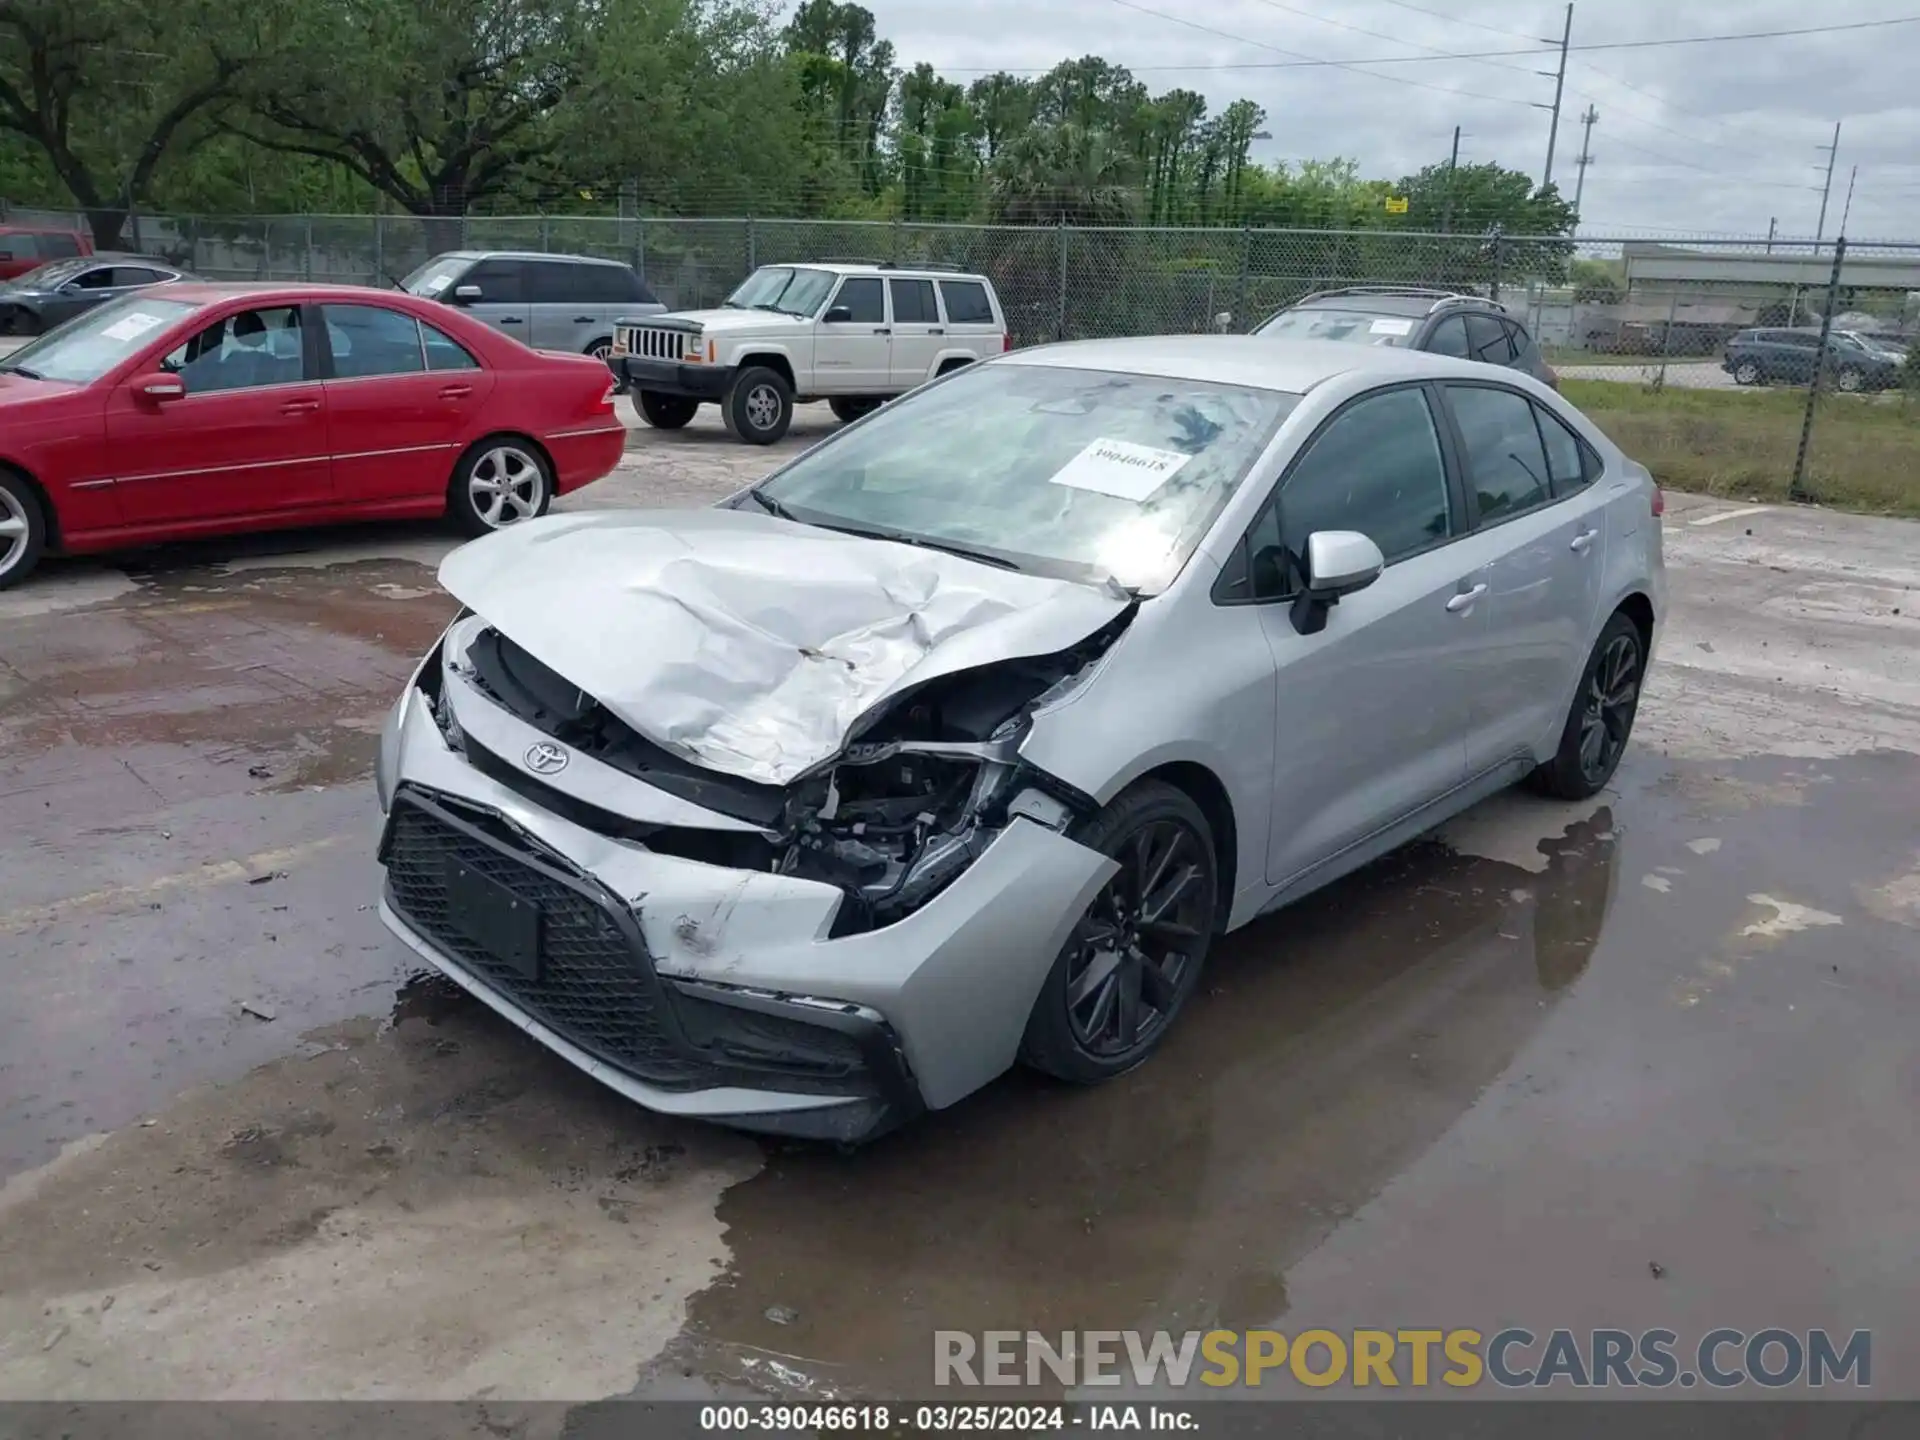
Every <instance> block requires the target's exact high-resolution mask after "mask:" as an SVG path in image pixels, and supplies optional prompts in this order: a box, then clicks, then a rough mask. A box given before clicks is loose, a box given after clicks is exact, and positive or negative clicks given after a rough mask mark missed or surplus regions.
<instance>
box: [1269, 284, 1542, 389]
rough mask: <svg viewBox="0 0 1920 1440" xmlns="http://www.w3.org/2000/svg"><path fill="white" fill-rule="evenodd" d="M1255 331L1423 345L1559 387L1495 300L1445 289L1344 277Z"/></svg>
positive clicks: (1528, 337)
mask: <svg viewBox="0 0 1920 1440" xmlns="http://www.w3.org/2000/svg"><path fill="white" fill-rule="evenodd" d="M1253 333H1254V334H1256V335H1270V336H1272V337H1273V338H1274V339H1276V340H1343V341H1346V342H1348V343H1349V344H1356V345H1385V346H1390V347H1396V348H1399V349H1403V350H1425V351H1427V352H1429V353H1430V354H1434V355H1452V356H1456V357H1458V358H1459V359H1462V360H1478V361H1480V362H1482V363H1483V364H1487V365H1504V366H1506V367H1507V368H1508V369H1510V370H1518V371H1521V372H1522V373H1523V374H1527V375H1531V376H1533V378H1534V379H1536V380H1538V381H1540V382H1541V383H1542V384H1545V385H1550V386H1552V387H1553V388H1554V389H1556V390H1557V389H1559V388H1560V380H1559V377H1558V376H1556V375H1555V374H1554V373H1553V368H1552V367H1551V366H1550V365H1548V364H1547V362H1546V361H1545V360H1543V359H1542V358H1541V356H1540V347H1539V346H1538V345H1535V344H1534V343H1533V336H1531V335H1530V334H1528V333H1527V327H1526V326H1525V325H1523V324H1522V323H1521V322H1520V321H1518V320H1516V319H1515V318H1514V317H1513V316H1512V315H1510V314H1508V313H1507V311H1506V310H1505V308H1503V307H1502V306H1501V305H1500V304H1499V302H1497V301H1494V300H1488V299H1486V298H1484V297H1483V296H1479V295H1461V294H1458V293H1456V292H1454V291H1451V290H1421V289H1414V288H1401V287H1395V286H1381V285H1352V286H1348V287H1346V288H1344V289H1340V290H1323V291H1321V292H1320V293H1318V294H1316V295H1309V296H1307V298H1306V299H1304V300H1301V301H1298V302H1296V303H1294V304H1292V305H1289V306H1288V307H1287V308H1286V309H1284V310H1281V311H1279V312H1277V313H1276V314H1273V315H1270V316H1268V317H1267V318H1266V319H1265V320H1263V321H1261V322H1260V324H1259V325H1257V326H1256V327H1255V328H1254V332H1253Z"/></svg>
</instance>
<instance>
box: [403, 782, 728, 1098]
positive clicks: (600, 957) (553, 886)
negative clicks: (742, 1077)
mask: <svg viewBox="0 0 1920 1440" xmlns="http://www.w3.org/2000/svg"><path fill="white" fill-rule="evenodd" d="M461 818H462V820H463V821H464V822H466V824H467V825H470V826H471V827H472V830H471V831H469V830H468V829H465V828H462V827H461V826H458V825H454V824H450V823H448V821H446V820H445V819H442V818H441V817H440V816H439V815H436V814H434V813H433V812H432V811H431V810H428V809H426V808H425V807H423V806H421V805H418V804H415V803H413V802H412V801H411V800H410V799H409V797H408V796H407V795H406V794H405V793H404V792H403V793H402V794H401V795H400V796H398V797H396V799H395V803H394V808H393V816H392V819H391V821H390V828H389V830H388V834H387V841H386V851H385V857H384V858H385V860H386V865H387V888H388V895H389V897H390V899H391V903H392V905H393V908H394V909H395V910H396V911H398V912H399V914H400V916H401V918H402V919H404V920H405V921H406V922H407V924H409V925H410V926H412V927H413V928H414V929H415V930H417V931H418V932H419V933H420V934H421V935H422V936H424V937H426V938H427V939H428V940H431V941H432V942H433V944H434V945H435V946H437V947H438V948H440V949H441V950H444V951H445V952H447V953H448V954H449V955H451V956H453V957H454V958H456V959H458V960H459V961H460V962H461V964H462V965H464V966H465V967H466V968H467V969H468V970H470V971H471V972H472V973H473V974H474V975H475V976H477V977H478V978H479V979H481V980H484V981H485V982H486V983H487V984H488V985H489V986H490V987H492V988H493V989H494V990H496V991H498V992H499V993H500V994H501V995H503V996H505V997H506V998H507V999H509V1000H511V1001H513V1003H514V1004H516V1005H518V1006H519V1007H520V1008H521V1009H523V1010H525V1011H526V1012H527V1013H528V1014H530V1015H532V1016H533V1017H534V1018H535V1019H536V1020H538V1021H540V1022H541V1023H542V1024H543V1025H546V1026H547V1027H549V1028H550V1029H552V1030H554V1031H556V1032H558V1033H559V1034H560V1035H563V1036H565V1037H566V1038H567V1039H568V1040H570V1041H572V1042H573V1043H574V1044H576V1045H578V1046H580V1047H581V1048H582V1049H583V1050H587V1051H589V1052H591V1053H592V1054H594V1055H596V1056H598V1057H599V1058H601V1059H603V1060H607V1061H609V1062H611V1063H612V1064H614V1065H617V1066H619V1067H620V1068H621V1069H623V1070H626V1071H629V1072H631V1073H632V1074H634V1075H637V1076H639V1077H640V1078H641V1079H643V1080H647V1081H649V1082H651V1083H653V1084H656V1085H663V1086H671V1087H675V1088H688V1087H692V1086H697V1085H704V1084H713V1083H716V1081H717V1080H718V1079H719V1072H718V1067H715V1066H712V1065H709V1064H706V1063H704V1062H702V1061H700V1060H698V1059H694V1058H692V1057H689V1056H687V1055H684V1054H682V1053H679V1052H677V1050H676V1048H675V1047H674V1045H673V1042H672V1040H671V1038H670V1037H669V1036H668V1034H667V1033H666V1031H665V1030H664V1029H663V1028H662V1025H661V1015H660V1005H661V998H660V990H659V985H658V982H657V981H656V980H655V979H654V976H653V973H652V966H651V964H650V963H649V961H648V959H647V957H646V955H645V954H644V952H642V951H641V950H639V949H638V948H637V947H636V946H635V945H634V944H633V943H632V941H631V940H630V939H629V938H628V936H627V935H626V934H625V933H623V931H622V929H621V927H620V926H618V925H617V924H615V923H614V921H613V919H612V917H611V916H610V915H609V914H608V913H607V911H606V909H605V908H604V907H603V906H602V904H601V903H600V902H598V901H596V900H595V899H593V898H591V896H589V895H588V894H583V893H582V892H581V891H580V890H578V889H576V888H574V887H573V886H571V885H569V884H567V883H566V882H564V881H562V880H560V879H557V878H556V877H555V876H554V875H552V874H550V873H549V872H548V871H547V870H546V869H543V868H541V866H540V864H538V863H535V862H534V859H533V856H532V854H531V852H530V850H529V848H528V846H527V844H526V842H525V841H524V840H521V839H520V838H519V837H518V836H516V835H515V834H514V833H513V832H512V831H511V830H509V829H508V828H507V827H505V826H503V825H499V824H498V823H497V822H491V823H490V822H489V821H488V820H487V819H486V817H484V816H479V815H475V816H471V817H470V816H465V815H463V816H462V817H461ZM449 860H455V861H457V862H459V863H460V864H463V865H465V866H467V867H468V868H470V869H471V870H473V871H475V872H477V873H479V874H481V875H484V876H486V877H487V878H488V879H490V880H493V881H495V882H497V883H498V884H501V885H504V886H506V887H507V888H508V889H510V890H512V891H513V892H514V893H515V894H516V895H517V896H519V897H520V898H521V899H523V900H527V901H531V902H532V903H533V904H535V905H537V906H539V907H540V911H541V915H542V918H543V921H544V923H543V926H542V929H541V937H540V977H539V978H538V979H537V980H536V979H529V978H528V977H527V976H526V975H525V974H523V973H521V972H520V971H519V970H517V969H516V968H515V967H514V966H512V965H511V964H509V963H507V962H506V961H504V960H501V959H499V958H498V957H496V956H494V955H493V954H492V953H491V952H489V951H488V950H487V949H486V948H485V947H484V946H482V945H480V944H479V943H477V942H476V941H474V940H473V939H472V938H471V937H469V936H468V935H467V934H465V933H464V931H462V930H461V929H460V928H459V927H458V926H457V925H455V924H454V923H453V921H452V918H451V916H450V915H449V913H448V903H447V882H446V866H447V862H448V861H449Z"/></svg>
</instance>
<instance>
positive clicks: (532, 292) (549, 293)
mask: <svg viewBox="0 0 1920 1440" xmlns="http://www.w3.org/2000/svg"><path fill="white" fill-rule="evenodd" d="M597 268H598V267H597V266H593V265H570V264H568V263H567V262H566V261H564V260H533V261H528V262H527V263H526V270H527V274H528V280H529V282H530V283H529V285H528V294H527V299H528V300H530V301H532V302H533V303H534V304H535V305H591V304H593V303H594V301H595V299H596V298H597V297H596V296H595V295H594V293H593V273H592V272H593V271H594V270H596V269H597ZM489 298H491V297H489Z"/></svg>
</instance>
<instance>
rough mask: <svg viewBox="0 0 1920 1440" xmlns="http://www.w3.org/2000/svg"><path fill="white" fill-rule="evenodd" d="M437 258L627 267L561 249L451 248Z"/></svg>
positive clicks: (620, 262)
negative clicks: (547, 261) (551, 261)
mask: <svg viewBox="0 0 1920 1440" xmlns="http://www.w3.org/2000/svg"><path fill="white" fill-rule="evenodd" d="M433 258H434V259H435V260H564V261H566V262H567V263H568V264H569V265H618V266H619V267H620V268H621V269H623V270H624V269H626V268H627V262H626V261H624V260H609V259H608V258H607V257H606V256H604V255H574V254H572V253H570V252H566V251H560V250H449V251H447V252H446V253H445V254H442V255H436V256H434V257H433Z"/></svg>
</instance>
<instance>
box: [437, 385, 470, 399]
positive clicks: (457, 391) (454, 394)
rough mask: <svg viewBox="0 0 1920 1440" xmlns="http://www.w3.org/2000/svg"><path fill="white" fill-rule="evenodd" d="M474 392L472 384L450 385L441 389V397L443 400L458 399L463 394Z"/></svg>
mask: <svg viewBox="0 0 1920 1440" xmlns="http://www.w3.org/2000/svg"><path fill="white" fill-rule="evenodd" d="M472 393H473V386H471V385H448V386H445V387H443V388H442V389H441V391H440V398H441V399H442V400H458V399H460V398H461V397H462V396H463V395H471V394H472Z"/></svg>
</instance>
